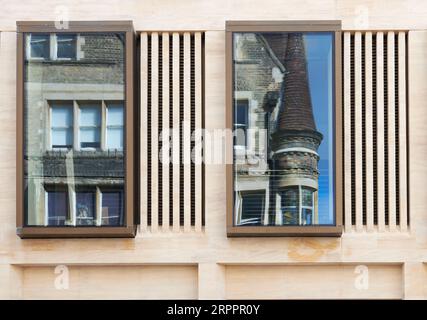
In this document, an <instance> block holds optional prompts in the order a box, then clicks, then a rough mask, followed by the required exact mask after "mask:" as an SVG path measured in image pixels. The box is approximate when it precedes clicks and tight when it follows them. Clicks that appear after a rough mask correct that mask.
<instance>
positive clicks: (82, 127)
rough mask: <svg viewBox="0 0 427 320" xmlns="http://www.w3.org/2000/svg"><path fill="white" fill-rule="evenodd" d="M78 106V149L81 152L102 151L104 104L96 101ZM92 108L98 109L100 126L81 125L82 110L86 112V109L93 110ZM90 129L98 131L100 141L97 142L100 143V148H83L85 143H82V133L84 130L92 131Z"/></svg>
mask: <svg viewBox="0 0 427 320" xmlns="http://www.w3.org/2000/svg"><path fill="white" fill-rule="evenodd" d="M78 105H79V106H78V107H79V109H78V116H79V118H78V122H79V123H78V124H79V130H78V143H77V145H78V148H79V149H80V150H98V149H101V148H102V145H103V144H102V127H103V126H102V123H103V116H102V114H103V112H102V109H103V107H102V103H100V101H94V102H92V101H91V102H85V103H78ZM92 107H95V108H96V109H98V112H99V125H82V124H81V116H82V110H84V109H85V108H92ZM90 129H92V130H95V131H98V134H99V141H95V142H98V143H99V147H98V148H95V147H82V146H81V144H82V142H84V141H82V133H81V131H82V130H90Z"/></svg>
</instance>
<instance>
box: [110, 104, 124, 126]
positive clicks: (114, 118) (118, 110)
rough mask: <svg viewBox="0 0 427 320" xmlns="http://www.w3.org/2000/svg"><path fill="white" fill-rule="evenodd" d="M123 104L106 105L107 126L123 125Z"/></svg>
mask: <svg viewBox="0 0 427 320" xmlns="http://www.w3.org/2000/svg"><path fill="white" fill-rule="evenodd" d="M123 120H124V119H123V105H121V104H108V106H107V126H123V124H124V121H123Z"/></svg>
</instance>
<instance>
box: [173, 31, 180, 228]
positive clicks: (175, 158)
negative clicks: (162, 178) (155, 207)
mask: <svg viewBox="0 0 427 320" xmlns="http://www.w3.org/2000/svg"><path fill="white" fill-rule="evenodd" d="M172 56H173V58H172V60H173V61H172V79H173V94H172V96H173V97H172V99H173V100H172V101H173V130H174V132H173V149H172V151H173V166H172V169H173V231H175V232H178V231H179V229H180V226H179V209H180V194H179V189H180V185H179V182H180V176H179V169H180V168H179V167H180V160H179V154H180V146H179V128H180V123H179V111H180V110H179V109H180V108H179V89H180V88H179V34H178V33H177V32H174V33H173V35H172Z"/></svg>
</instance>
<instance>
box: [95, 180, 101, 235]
mask: <svg viewBox="0 0 427 320" xmlns="http://www.w3.org/2000/svg"><path fill="white" fill-rule="evenodd" d="M95 205H96V209H95V212H96V225H97V226H98V227H99V226H101V223H102V193H101V189H100V188H99V187H98V186H96V200H95Z"/></svg>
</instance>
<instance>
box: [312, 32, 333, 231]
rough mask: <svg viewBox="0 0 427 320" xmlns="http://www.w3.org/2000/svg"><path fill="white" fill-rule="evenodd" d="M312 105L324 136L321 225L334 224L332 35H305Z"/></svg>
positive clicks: (320, 186)
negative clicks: (331, 126)
mask: <svg viewBox="0 0 427 320" xmlns="http://www.w3.org/2000/svg"><path fill="white" fill-rule="evenodd" d="M305 45H306V56H307V62H308V65H307V67H308V78H309V85H310V94H311V102H312V106H313V113H314V119H315V122H316V126H317V131H319V132H321V133H322V134H323V140H322V143H321V144H320V147H319V150H318V153H319V156H320V161H319V171H320V175H319V223H320V224H332V223H333V218H332V217H333V212H332V210H333V207H332V203H333V202H332V199H333V190H332V189H331V188H332V181H333V172H332V168H333V165H332V163H329V162H330V161H332V160H333V157H332V151H333V150H332V147H333V144H332V141H331V139H332V134H333V132H331V130H329V129H331V128H330V127H329V122H332V114H331V112H332V103H333V101H332V92H333V87H332V51H331V50H332V47H333V36H332V33H308V34H305ZM331 125H332V123H331Z"/></svg>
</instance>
